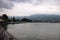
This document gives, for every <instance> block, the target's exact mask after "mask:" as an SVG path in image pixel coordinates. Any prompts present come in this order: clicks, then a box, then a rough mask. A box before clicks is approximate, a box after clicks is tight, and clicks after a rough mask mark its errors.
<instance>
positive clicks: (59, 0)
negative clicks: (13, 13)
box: [9, 0, 60, 5]
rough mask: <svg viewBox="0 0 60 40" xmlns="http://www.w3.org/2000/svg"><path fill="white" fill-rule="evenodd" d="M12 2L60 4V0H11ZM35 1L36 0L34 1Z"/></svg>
mask: <svg viewBox="0 0 60 40" xmlns="http://www.w3.org/2000/svg"><path fill="white" fill-rule="evenodd" d="M9 1H11V2H23V3H24V2H29V3H31V4H35V5H43V4H53V5H60V0H9ZM33 1H36V2H35V3H33Z"/></svg>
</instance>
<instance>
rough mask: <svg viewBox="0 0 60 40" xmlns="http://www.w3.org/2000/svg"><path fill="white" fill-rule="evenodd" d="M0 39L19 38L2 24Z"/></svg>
mask: <svg viewBox="0 0 60 40" xmlns="http://www.w3.org/2000/svg"><path fill="white" fill-rule="evenodd" d="M0 40H17V39H16V38H15V37H14V36H12V35H11V34H10V33H8V32H7V31H6V30H5V29H4V28H3V27H2V26H0Z"/></svg>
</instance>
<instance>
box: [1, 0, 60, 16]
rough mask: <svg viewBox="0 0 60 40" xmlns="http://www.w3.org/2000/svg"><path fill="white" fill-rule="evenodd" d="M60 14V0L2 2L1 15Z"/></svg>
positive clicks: (4, 0)
mask: <svg viewBox="0 0 60 40" xmlns="http://www.w3.org/2000/svg"><path fill="white" fill-rule="evenodd" d="M4 13H6V14H8V15H9V16H29V15H32V14H60V0H0V15H2V14H4Z"/></svg>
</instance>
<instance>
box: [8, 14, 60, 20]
mask: <svg viewBox="0 0 60 40" xmlns="http://www.w3.org/2000/svg"><path fill="white" fill-rule="evenodd" d="M9 18H12V17H9ZM15 18H16V19H23V18H27V19H30V20H32V21H35V20H38V21H40V20H41V21H52V20H55V21H56V20H57V21H60V15H54V14H53V15H52V14H35V15H30V16H15Z"/></svg>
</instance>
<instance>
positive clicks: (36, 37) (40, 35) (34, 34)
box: [7, 23, 60, 40]
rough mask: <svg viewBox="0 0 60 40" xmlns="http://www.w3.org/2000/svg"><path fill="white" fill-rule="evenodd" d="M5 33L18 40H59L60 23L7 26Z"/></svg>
mask: <svg viewBox="0 0 60 40" xmlns="http://www.w3.org/2000/svg"><path fill="white" fill-rule="evenodd" d="M7 31H8V32H9V33H11V34H12V35H14V36H15V37H16V38H17V39H18V40H60V23H22V24H14V25H12V24H9V25H8V29H7Z"/></svg>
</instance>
